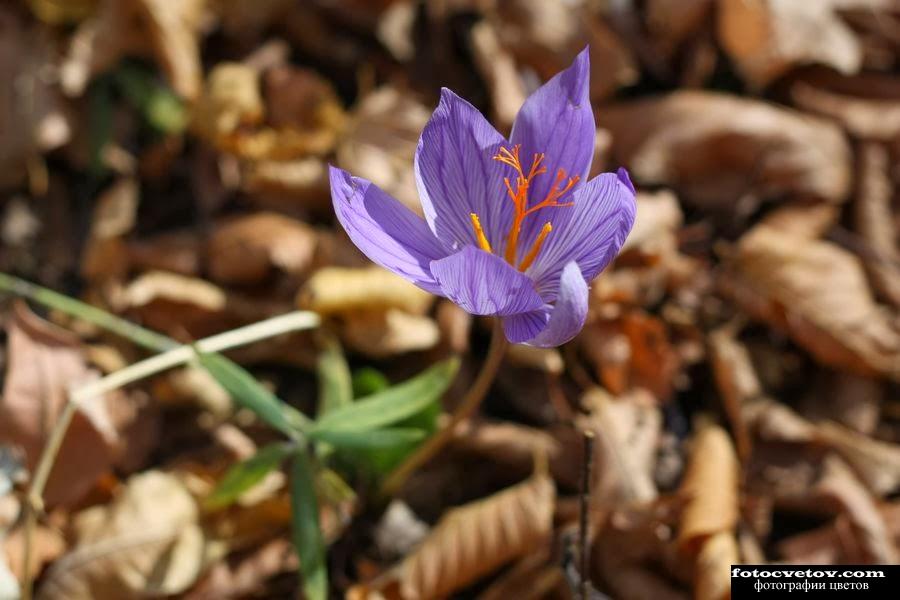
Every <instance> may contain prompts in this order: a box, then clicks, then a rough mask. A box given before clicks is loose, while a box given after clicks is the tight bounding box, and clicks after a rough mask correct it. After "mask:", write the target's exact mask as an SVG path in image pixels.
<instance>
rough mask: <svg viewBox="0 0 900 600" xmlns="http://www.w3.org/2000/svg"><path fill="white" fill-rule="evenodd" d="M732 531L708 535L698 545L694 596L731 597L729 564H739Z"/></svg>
mask: <svg viewBox="0 0 900 600" xmlns="http://www.w3.org/2000/svg"><path fill="white" fill-rule="evenodd" d="M740 562H741V561H740V557H739V556H738V545H737V540H735V537H734V533H732V532H730V531H720V532H718V533H714V534H713V535H711V536H709V537H708V538H707V539H706V540H705V541H704V542H703V545H702V546H701V547H700V552H699V554H698V555H697V563H696V567H695V569H694V586H695V587H694V598H696V599H697V600H727V599H730V598H731V566H732V565H736V564H739V563H740Z"/></svg>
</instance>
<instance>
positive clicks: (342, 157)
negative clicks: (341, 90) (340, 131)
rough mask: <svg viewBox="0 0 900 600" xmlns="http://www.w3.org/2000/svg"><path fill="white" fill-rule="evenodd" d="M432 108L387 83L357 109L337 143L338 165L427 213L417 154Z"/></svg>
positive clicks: (362, 101) (363, 100) (404, 202)
mask: <svg viewBox="0 0 900 600" xmlns="http://www.w3.org/2000/svg"><path fill="white" fill-rule="evenodd" d="M429 117H430V111H429V110H428V108H427V107H425V106H424V105H423V104H422V103H420V102H419V101H417V100H416V99H414V98H413V97H412V96H411V95H410V93H409V92H404V91H402V90H400V89H397V88H394V87H382V88H379V89H378V90H375V91H374V92H372V93H370V94H368V95H366V96H365V97H363V99H362V100H361V101H360V103H359V105H357V106H356V108H354V109H353V112H352V114H351V117H350V125H349V126H348V128H347V131H346V133H345V134H344V136H343V137H342V138H341V141H340V143H339V144H338V147H337V151H336V154H337V164H338V166H339V167H341V168H343V169H347V170H348V171H350V172H351V173H354V174H355V175H357V176H359V177H365V178H366V179H368V180H369V181H371V182H373V183H375V184H376V185H377V186H378V187H380V188H381V189H383V190H384V191H386V192H387V193H389V194H391V195H392V196H393V197H395V198H397V199H398V200H400V201H401V202H402V203H403V204H405V205H406V206H407V207H408V208H411V209H413V210H415V211H418V212H419V213H421V211H422V208H421V205H420V203H419V194H418V191H417V190H416V180H415V175H414V174H413V168H412V165H413V155H414V154H415V151H416V146H417V145H418V142H419V134H420V133H421V132H422V129H423V128H424V127H425V124H426V123H428V119H429Z"/></svg>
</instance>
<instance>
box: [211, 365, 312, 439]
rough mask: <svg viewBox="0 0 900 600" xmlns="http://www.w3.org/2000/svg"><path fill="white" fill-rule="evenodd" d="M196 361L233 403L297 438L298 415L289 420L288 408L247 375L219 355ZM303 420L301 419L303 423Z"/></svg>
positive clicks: (296, 413)
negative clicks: (213, 378) (219, 385)
mask: <svg viewBox="0 0 900 600" xmlns="http://www.w3.org/2000/svg"><path fill="white" fill-rule="evenodd" d="M197 360H198V362H199V363H200V365H201V366H203V368H204V369H206V370H207V371H209V372H210V374H211V375H212V376H213V377H215V378H216V381H218V382H219V383H220V384H221V385H222V387H224V388H225V389H226V390H227V391H228V393H229V394H231V396H232V397H233V398H234V400H235V402H237V403H239V404H240V405H241V406H243V407H244V408H247V409H250V410H252V411H253V412H254V413H255V414H256V415H257V416H258V417H259V418H260V419H262V420H263V421H265V422H266V423H268V424H269V425H271V426H272V427H274V428H275V429H277V430H278V431H280V432H282V433H283V434H285V435H287V436H288V437H290V438H296V437H297V433H298V432H297V430H296V429H297V425H298V423H297V421H296V416H297V415H301V413H299V412H297V411H294V413H295V414H294V419H292V418H290V417H289V416H288V411H289V410H290V407H289V406H288V405H287V404H285V403H284V402H282V401H281V400H279V399H278V397H277V396H276V395H275V394H273V393H272V392H270V391H269V390H267V389H266V388H265V387H263V386H262V385H260V383H259V382H258V381H257V380H256V379H254V378H253V376H252V375H250V374H249V373H247V371H245V370H244V369H241V368H240V367H238V366H237V365H236V364H234V363H233V362H231V361H230V360H228V359H226V358H225V357H224V356H222V355H220V354H198V355H197ZM301 416H302V415H301ZM305 420H306V418H305V417H302V421H304V422H305Z"/></svg>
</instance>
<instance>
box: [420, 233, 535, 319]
mask: <svg viewBox="0 0 900 600" xmlns="http://www.w3.org/2000/svg"><path fill="white" fill-rule="evenodd" d="M431 274H432V275H433V276H434V278H435V280H436V281H437V282H438V284H439V285H440V286H441V291H442V293H443V295H444V296H446V297H447V298H450V300H452V301H453V302H455V303H456V304H458V305H460V306H461V307H462V308H463V310H465V311H467V312H469V313H472V314H473V315H513V314H516V313H523V312H529V311H533V310H535V309H537V308H539V307H540V306H542V305H543V304H544V302H543V300H541V297H540V296H538V294H537V292H535V291H534V285H533V284H532V282H531V280H530V279H529V278H528V277H526V276H525V275H524V274H523V273H520V272H519V271H516V270H515V269H514V268H512V267H511V266H510V265H509V263H507V262H505V261H504V260H503V259H501V258H500V257H498V256H496V255H494V254H488V253H487V252H485V251H483V250H479V249H478V248H476V247H474V246H466V247H465V248H463V249H462V250H460V251H459V252H457V253H456V254H454V255H452V256H448V257H447V258H443V259H441V260H436V261H434V262H433V263H431Z"/></svg>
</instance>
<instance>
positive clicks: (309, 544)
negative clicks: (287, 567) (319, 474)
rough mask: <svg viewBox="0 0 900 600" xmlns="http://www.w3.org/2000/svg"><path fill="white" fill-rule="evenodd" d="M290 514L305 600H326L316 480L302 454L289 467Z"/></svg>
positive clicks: (322, 540) (323, 552)
mask: <svg viewBox="0 0 900 600" xmlns="http://www.w3.org/2000/svg"><path fill="white" fill-rule="evenodd" d="M291 514H292V517H293V518H292V536H291V537H292V539H293V542H294V549H295V550H296V552H297V556H298V557H299V558H300V572H301V573H302V574H303V591H304V593H305V597H306V599H307V600H327V598H328V568H327V565H326V561H325V540H324V538H323V536H322V529H321V527H320V525H319V503H318V500H317V499H316V488H315V478H314V475H313V472H312V466H311V465H310V462H309V458H308V457H307V456H306V452H305V450H300V451H298V452H297V453H296V454H295V455H294V459H293V461H292V464H291Z"/></svg>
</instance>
